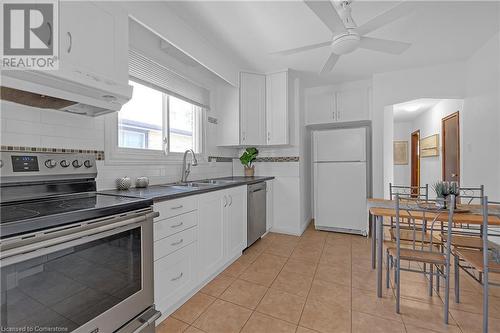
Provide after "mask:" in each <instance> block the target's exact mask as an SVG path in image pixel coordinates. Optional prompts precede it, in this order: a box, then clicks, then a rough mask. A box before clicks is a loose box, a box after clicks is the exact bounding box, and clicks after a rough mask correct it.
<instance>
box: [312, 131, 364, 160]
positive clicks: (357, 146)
mask: <svg viewBox="0 0 500 333" xmlns="http://www.w3.org/2000/svg"><path fill="white" fill-rule="evenodd" d="M313 160H314V161H315V162H320V161H326V162H332V161H365V160H366V130H365V129H364V128H349V129H337V130H326V131H316V132H314V157H313Z"/></svg>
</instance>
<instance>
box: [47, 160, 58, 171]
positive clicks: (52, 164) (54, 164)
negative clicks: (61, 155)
mask: <svg viewBox="0 0 500 333" xmlns="http://www.w3.org/2000/svg"><path fill="white" fill-rule="evenodd" d="M56 165H57V162H56V161H54V160H50V159H49V160H46V161H45V166H46V167H47V168H49V169H52V168H54V167H55V166H56Z"/></svg>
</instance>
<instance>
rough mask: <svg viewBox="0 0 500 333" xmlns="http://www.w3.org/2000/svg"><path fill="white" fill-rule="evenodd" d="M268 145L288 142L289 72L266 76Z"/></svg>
mask: <svg viewBox="0 0 500 333" xmlns="http://www.w3.org/2000/svg"><path fill="white" fill-rule="evenodd" d="M266 128H267V137H266V139H267V144H268V145H286V144H288V72H281V73H274V74H270V75H267V76H266Z"/></svg>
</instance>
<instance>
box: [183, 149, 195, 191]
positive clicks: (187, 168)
mask: <svg viewBox="0 0 500 333" xmlns="http://www.w3.org/2000/svg"><path fill="white" fill-rule="evenodd" d="M188 153H191V156H192V161H191V163H187V165H186V159H187V154H188ZM197 165H198V160H197V159H196V155H195V154H194V151H193V150H192V149H188V150H186V151H185V152H184V157H183V158H182V177H181V183H185V182H186V181H187V178H188V176H189V173H190V172H191V166H197Z"/></svg>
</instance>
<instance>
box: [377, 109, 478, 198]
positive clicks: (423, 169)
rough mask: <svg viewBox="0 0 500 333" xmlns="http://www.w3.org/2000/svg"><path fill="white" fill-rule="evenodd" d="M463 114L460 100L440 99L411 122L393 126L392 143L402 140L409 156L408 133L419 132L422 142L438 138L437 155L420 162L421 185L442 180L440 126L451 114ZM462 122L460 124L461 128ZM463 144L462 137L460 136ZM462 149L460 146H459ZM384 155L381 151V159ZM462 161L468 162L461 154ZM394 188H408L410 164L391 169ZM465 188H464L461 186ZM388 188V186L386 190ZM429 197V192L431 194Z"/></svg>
mask: <svg viewBox="0 0 500 333" xmlns="http://www.w3.org/2000/svg"><path fill="white" fill-rule="evenodd" d="M457 111H459V112H460V116H461V115H462V113H463V100H460V99H443V100H441V101H440V102H438V103H437V104H436V105H435V106H433V107H432V108H430V109H428V110H426V111H425V112H423V113H421V114H419V115H418V116H417V117H416V118H414V119H413V120H412V121H410V122H401V123H397V122H396V123H395V124H394V137H393V139H394V140H403V141H407V142H408V150H409V154H410V149H411V147H410V142H411V133H413V132H415V131H417V130H419V131H420V139H424V138H426V137H428V136H430V135H434V134H437V135H438V136H439V155H438V156H430V157H421V158H420V185H422V186H423V185H425V184H429V186H431V185H432V184H434V183H435V182H437V181H440V180H442V178H443V176H442V159H443V151H442V147H441V142H442V141H441V139H442V137H441V123H442V119H443V118H444V117H446V116H448V115H450V114H452V113H454V112H457ZM462 125H463V122H462V121H461V122H460V127H461V128H462ZM460 143H462V135H461V136H460ZM460 146H461V147H462V144H460ZM385 154H386V152H385V151H384V155H385ZM460 156H461V161H463V160H469V159H470V156H468V154H466V153H463V152H462V151H461V154H460ZM393 170H394V184H397V185H407V186H409V185H410V174H411V172H410V171H411V160H410V161H409V163H408V165H393ZM463 184H464V185H467V184H465V183H463ZM386 187H387V186H386ZM430 194H431V196H432V192H431V193H430Z"/></svg>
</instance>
